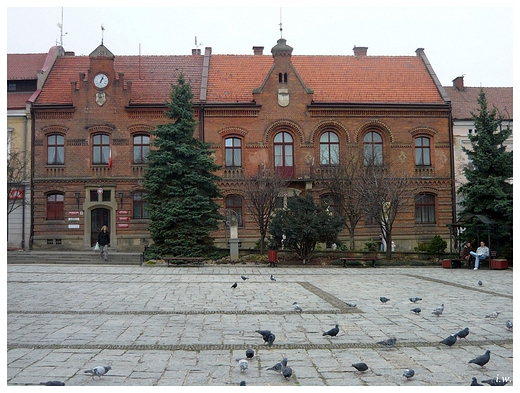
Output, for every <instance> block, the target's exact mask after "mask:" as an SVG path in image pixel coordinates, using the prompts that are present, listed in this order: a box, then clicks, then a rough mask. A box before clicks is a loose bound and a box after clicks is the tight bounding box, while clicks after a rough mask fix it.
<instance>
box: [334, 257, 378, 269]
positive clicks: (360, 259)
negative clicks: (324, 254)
mask: <svg viewBox="0 0 520 393" xmlns="http://www.w3.org/2000/svg"><path fill="white" fill-rule="evenodd" d="M339 260H340V261H341V262H343V267H347V262H348V261H358V262H361V264H362V265H363V267H365V266H366V263H367V262H372V264H371V266H372V267H376V261H378V260H379V258H378V257H346V258H340V259H339Z"/></svg>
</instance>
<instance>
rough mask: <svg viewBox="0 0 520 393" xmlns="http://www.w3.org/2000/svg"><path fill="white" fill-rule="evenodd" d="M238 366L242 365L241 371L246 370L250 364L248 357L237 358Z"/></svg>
mask: <svg viewBox="0 0 520 393" xmlns="http://www.w3.org/2000/svg"><path fill="white" fill-rule="evenodd" d="M237 362H238V367H240V372H244V371H246V370H247V366H249V363H248V361H247V360H246V359H237Z"/></svg>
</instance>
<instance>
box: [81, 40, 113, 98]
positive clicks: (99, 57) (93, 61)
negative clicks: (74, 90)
mask: <svg viewBox="0 0 520 393" xmlns="http://www.w3.org/2000/svg"><path fill="white" fill-rule="evenodd" d="M89 58H90V69H89V71H88V83H89V85H90V86H91V87H93V88H94V91H95V93H94V94H95V97H94V98H95V101H96V103H97V104H98V105H99V106H103V105H104V104H105V103H106V101H107V93H106V89H107V88H108V87H110V86H111V85H113V83H114V81H115V71H114V58H115V56H114V54H113V53H112V52H110V51H109V50H108V49H107V48H106V47H105V46H104V45H103V44H101V45H99V46H98V47H97V48H96V49H95V50H94V51H93V52H92V53H91V54H90V55H89ZM89 90H90V89H89Z"/></svg>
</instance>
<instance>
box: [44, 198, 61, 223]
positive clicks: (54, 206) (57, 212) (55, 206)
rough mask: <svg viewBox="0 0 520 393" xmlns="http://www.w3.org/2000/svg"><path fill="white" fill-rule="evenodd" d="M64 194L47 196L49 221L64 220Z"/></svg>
mask: <svg viewBox="0 0 520 393" xmlns="http://www.w3.org/2000/svg"><path fill="white" fill-rule="evenodd" d="M63 201H64V198H63V194H48V195H47V220H63V219H64V217H65V215H64V214H63V212H64V206H63Z"/></svg>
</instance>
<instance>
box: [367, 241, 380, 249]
mask: <svg viewBox="0 0 520 393" xmlns="http://www.w3.org/2000/svg"><path fill="white" fill-rule="evenodd" d="M378 246H379V244H378V243H377V242H375V241H373V240H369V241H368V242H366V243H365V251H378Z"/></svg>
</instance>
